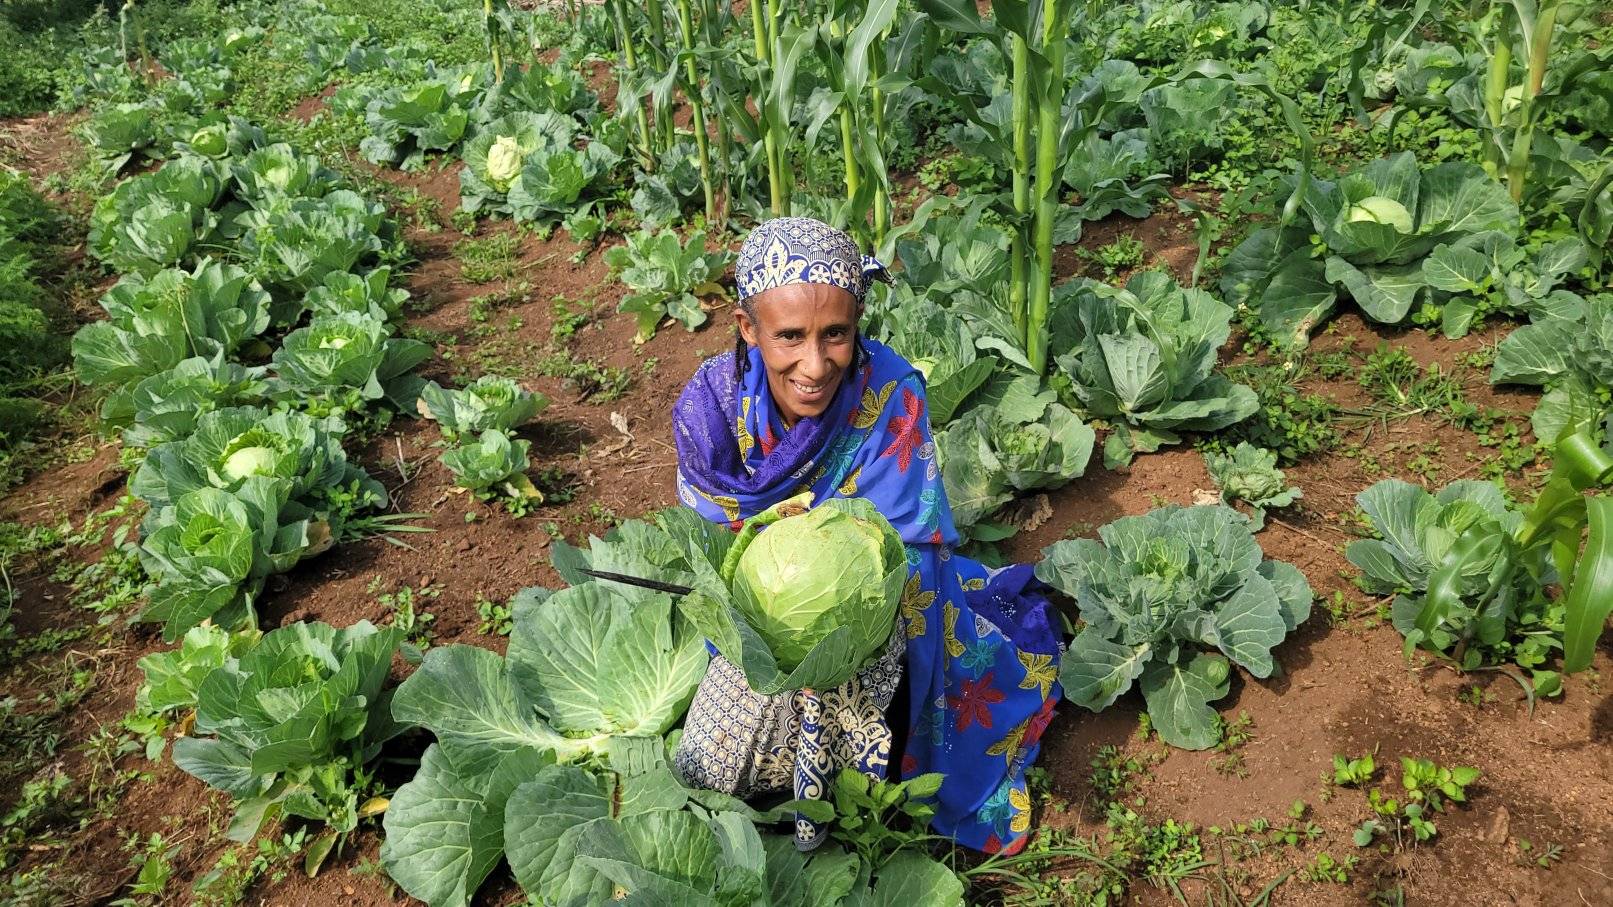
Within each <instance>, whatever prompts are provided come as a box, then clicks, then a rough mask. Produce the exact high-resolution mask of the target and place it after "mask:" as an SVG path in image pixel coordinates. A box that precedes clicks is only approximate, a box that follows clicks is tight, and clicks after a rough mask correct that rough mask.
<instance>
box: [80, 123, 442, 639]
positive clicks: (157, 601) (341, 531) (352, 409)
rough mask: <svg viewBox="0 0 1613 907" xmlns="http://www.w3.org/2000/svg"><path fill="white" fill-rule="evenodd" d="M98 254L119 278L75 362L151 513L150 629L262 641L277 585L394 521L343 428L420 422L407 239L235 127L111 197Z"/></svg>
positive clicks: (145, 536)
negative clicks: (216, 627)
mask: <svg viewBox="0 0 1613 907" xmlns="http://www.w3.org/2000/svg"><path fill="white" fill-rule="evenodd" d="M204 152H210V153H204ZM89 247H90V251H91V253H92V254H93V255H95V256H96V257H97V258H99V259H100V260H101V261H103V262H105V263H106V264H107V265H109V266H110V267H112V268H113V269H115V270H117V271H118V272H120V273H121V274H122V275H123V276H122V277H121V278H120V279H119V281H118V282H117V284H116V285H114V286H113V287H112V288H111V289H110V290H108V291H107V292H106V294H105V295H104V296H103V297H102V299H101V307H102V308H103V309H104V310H105V311H106V314H107V318H106V319H105V320H103V321H97V322H94V323H92V324H89V325H86V326H85V327H83V328H82V329H80V331H79V332H78V334H77V335H75V336H74V338H73V343H72V351H73V359H74V364H75V366H76V368H77V371H78V375H79V378H80V379H81V380H82V381H84V382H85V383H86V384H91V385H96V386H99V387H101V388H103V389H104V390H105V392H106V397H105V402H104V404H103V406H102V410H101V415H102V418H103V420H104V422H105V423H106V424H107V425H109V426H111V427H116V428H121V429H122V431H123V440H124V443H125V451H126V454H125V455H126V458H127V459H129V460H131V461H135V462H137V464H138V465H137V466H136V467H135V469H134V473H133V476H132V478H131V480H130V490H131V491H132V492H133V493H134V494H135V495H136V496H137V497H139V498H140V499H142V500H144V501H145V502H146V503H147V504H148V505H149V508H150V509H149V511H148V513H147V515H146V517H145V520H144V522H143V524H142V533H141V536H142V542H141V556H142V561H143V562H144V564H145V566H146V569H147V572H148V573H149V574H150V575H151V577H152V579H153V580H154V581H155V584H156V585H155V588H154V590H153V592H152V595H151V602H150V605H149V607H148V608H147V610H146V611H145V612H144V614H143V615H142V617H143V618H144V619H147V620H155V621H160V622H162V623H163V624H164V635H165V637H166V638H168V639H170V640H172V639H175V638H177V637H178V636H179V635H181V634H182V633H184V632H185V631H186V630H188V629H189V628H191V627H194V626H196V625H197V624H199V623H201V622H202V621H204V620H212V621H213V622H215V623H219V624H223V625H225V626H231V627H239V626H249V625H255V620H254V619H253V602H254V599H255V598H256V596H257V594H258V592H259V590H260V589H261V587H262V584H263V582H264V579H265V578H266V577H267V576H268V575H270V574H272V573H279V572H283V571H285V570H287V569H289V568H290V567H291V566H292V565H293V564H294V563H296V562H297V561H298V560H300V559H302V558H304V557H309V556H312V555H314V554H317V553H319V552H321V551H324V550H326V549H327V548H329V547H330V546H331V545H332V544H335V543H336V542H338V541H340V540H342V539H344V538H347V537H350V536H351V535H352V533H353V532H354V531H355V527H354V524H353V518H354V517H355V515H357V514H360V513H361V512H363V511H365V510H368V509H371V508H375V507H380V506H384V505H385V503H386V500H387V495H386V492H385V490H384V489H383V488H382V486H381V485H380V483H378V482H376V481H375V480H373V479H371V478H370V477H368V476H367V475H365V473H364V472H363V470H361V469H359V468H358V467H357V466H355V465H353V464H351V463H349V462H348V460H347V455H346V453H345V452H344V451H343V449H342V441H343V438H344V437H345V436H346V434H347V432H348V429H349V426H350V424H353V423H357V422H368V423H369V424H372V425H373V424H377V420H381V421H384V419H385V416H383V415H380V413H381V412H382V411H383V410H400V409H401V410H404V411H409V410H412V409H413V407H414V403H415V400H416V398H417V397H418V395H419V392H420V388H421V386H422V383H423V382H422V381H421V379H419V378H418V377H416V376H414V375H413V374H412V370H413V369H414V368H415V366H417V365H419V364H420V363H422V362H423V361H425V359H426V358H428V357H429V356H430V353H431V349H430V347H429V346H427V345H426V344H423V343H421V342H419V341H414V340H405V339H402V338H399V337H397V336H396V333H397V328H398V323H399V318H400V316H401V312H402V306H403V304H404V302H405V301H406V299H407V293H405V292H404V291H402V290H399V289H394V288H391V287H389V285H388V284H389V281H390V279H391V273H392V272H391V267H390V264H389V263H396V262H397V261H399V260H401V259H402V257H403V254H404V253H403V249H402V246H401V244H400V241H399V239H398V237H397V235H396V225H395V223H394V222H392V221H391V220H390V219H389V218H388V217H387V215H386V211H385V209H384V208H383V207H382V206H381V205H380V204H379V203H377V202H375V201H373V200H371V199H368V198H365V197H364V196H362V195H360V194H358V193H356V192H354V191H353V190H352V189H350V188H348V187H347V183H346V182H345V181H344V180H343V179H341V178H339V177H338V176H337V175H336V174H335V173H334V172H332V171H330V170H329V169H328V168H326V167H325V166H324V165H323V164H322V163H321V162H320V161H319V159H318V158H317V157H315V156H313V155H307V154H300V153H298V152H297V151H295V150H294V149H292V148H291V147H290V146H289V145H286V144H283V143H273V142H271V141H269V139H268V137H267V136H266V135H265V133H264V132H263V130H262V129H260V128H258V127H256V126H253V125H251V124H248V123H245V122H243V121H240V120H232V121H229V122H228V123H227V125H226V126H225V127H224V129H223V134H222V142H221V143H220V145H219V146H217V147H206V148H202V147H196V146H194V145H192V146H189V147H186V148H183V149H181V150H180V152H179V155H178V156H177V157H176V158H175V159H174V160H172V161H170V162H168V163H167V164H165V165H164V166H163V167H161V168H160V169H157V170H155V171H151V172H148V173H143V174H140V175H137V176H134V177H131V178H129V179H127V180H125V181H124V182H122V183H120V184H119V185H118V186H117V187H116V188H115V189H113V190H112V191H111V192H110V193H109V194H107V195H106V196H104V197H102V198H101V199H100V200H99V201H98V202H97V203H96V205H95V209H94V211H93V213H92V214H91V232H90V238H89Z"/></svg>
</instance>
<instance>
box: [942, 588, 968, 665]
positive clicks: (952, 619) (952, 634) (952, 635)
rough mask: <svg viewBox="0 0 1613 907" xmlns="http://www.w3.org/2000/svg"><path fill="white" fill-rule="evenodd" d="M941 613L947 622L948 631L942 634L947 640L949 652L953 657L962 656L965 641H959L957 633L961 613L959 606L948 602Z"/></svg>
mask: <svg viewBox="0 0 1613 907" xmlns="http://www.w3.org/2000/svg"><path fill="white" fill-rule="evenodd" d="M941 613H942V620H943V621H944V622H945V623H946V632H945V633H944V634H942V637H943V639H944V640H945V642H946V647H947V654H948V655H950V656H952V657H953V658H958V657H961V656H962V655H963V643H961V642H958V635H957V634H958V614H959V613H960V612H959V611H958V606H957V605H954V604H953V603H951V602H947V603H946V607H944V608H942V610H941Z"/></svg>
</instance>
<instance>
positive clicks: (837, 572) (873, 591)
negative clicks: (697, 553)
mask: <svg viewBox="0 0 1613 907" xmlns="http://www.w3.org/2000/svg"><path fill="white" fill-rule="evenodd" d="M906 569H907V559H906V554H905V550H904V549H903V547H902V540H901V537H900V536H899V535H897V533H896V530H895V529H893V528H892V527H891V524H890V523H889V522H887V521H886V520H885V518H884V517H882V516H880V515H879V512H878V511H877V510H875V509H874V507H873V505H871V504H869V503H868V502H867V501H864V500H858V499H854V500H844V499H839V498H835V499H831V500H828V501H825V502H823V503H822V504H820V505H818V506H817V507H814V508H812V509H811V510H808V511H807V512H806V513H804V514H800V515H799V516H791V517H786V518H784V519H781V520H779V521H778V522H776V523H773V524H772V525H771V526H768V527H767V529H766V531H763V532H761V533H760V534H759V535H756V536H755V537H754V539H753V540H752V541H751V542H750V544H749V546H748V547H746V548H745V549H744V553H743V554H741V555H740V558H739V563H738V567H737V569H736V570H735V573H734V585H735V587H736V589H737V588H739V587H744V588H745V589H747V590H748V592H749V594H748V595H745V594H741V595H737V596H736V597H735V598H736V604H737V605H738V606H739V609H740V612H741V614H742V615H743V616H744V618H745V620H746V622H747V623H749V624H750V625H751V627H752V629H754V630H756V632H757V633H758V634H759V635H760V636H761V637H762V639H763V641H765V642H766V643H767V644H768V647H769V648H770V649H771V650H772V652H773V656H774V658H775V659H776V660H777V662H778V666H779V668H780V669H781V670H783V671H785V672H789V671H793V670H794V669H795V668H796V667H797V666H798V665H800V663H801V661H802V659H804V658H805V657H806V655H807V653H808V652H811V651H812V649H813V647H814V646H816V645H817V644H818V643H819V642H821V641H822V640H823V639H824V637H826V636H828V635H829V633H830V632H831V631H833V630H835V629H836V628H838V627H841V626H847V627H850V628H852V633H853V639H852V644H853V660H854V661H855V662H856V663H857V664H859V665H860V664H861V663H862V662H864V661H866V660H867V659H868V658H869V657H870V656H872V655H873V654H874V653H875V652H877V651H878V650H879V649H880V648H881V647H882V646H883V645H884V644H885V643H886V642H887V641H888V640H889V639H890V634H891V630H892V628H893V627H894V625H895V619H896V607H897V604H898V602H899V601H900V596H899V595H897V596H893V595H889V594H888V590H889V585H888V583H887V577H888V576H889V575H890V574H891V573H892V572H893V571H895V570H901V571H903V572H904V574H905V571H906Z"/></svg>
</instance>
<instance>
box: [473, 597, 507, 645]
mask: <svg viewBox="0 0 1613 907" xmlns="http://www.w3.org/2000/svg"><path fill="white" fill-rule="evenodd" d="M476 616H478V617H480V618H481V619H482V623H481V625H480V626H478V627H477V628H476V632H477V633H480V634H482V635H483V636H509V635H510V631H512V630H514V629H515V611H514V609H513V608H511V607H510V603H509V602H496V601H493V600H492V599H490V598H488V597H486V596H485V595H482V594H481V593H480V592H478V593H476Z"/></svg>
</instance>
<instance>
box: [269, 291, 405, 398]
mask: <svg viewBox="0 0 1613 907" xmlns="http://www.w3.org/2000/svg"><path fill="white" fill-rule="evenodd" d="M429 358H431V347H430V346H429V345H427V344H426V343H424V342H422V341H419V340H409V339H405V338H401V337H393V336H392V329H391V327H389V326H388V325H387V324H386V323H385V322H383V321H378V320H377V319H375V318H374V317H372V316H371V315H369V314H364V313H359V312H351V311H348V312H341V313H339V314H335V315H322V316H320V317H318V318H315V319H314V320H313V321H311V322H309V323H308V325H307V327H302V328H298V329H297V330H295V331H292V332H291V333H290V334H287V335H286V338H285V340H284V341H283V342H282V343H281V345H280V348H279V349H278V350H275V353H274V362H273V366H272V367H273V369H274V374H275V382H274V393H276V394H277V395H281V396H288V397H296V398H305V397H325V398H328V399H331V400H340V399H342V398H343V397H344V396H346V395H347V394H348V393H351V394H356V396H357V397H358V398H359V399H360V400H362V401H376V400H382V399H385V400H386V402H387V403H388V404H390V405H391V406H393V407H394V408H396V409H398V410H400V411H402V412H410V411H412V410H413V409H414V407H415V401H416V400H417V399H418V398H419V396H420V388H421V387H422V386H423V385H424V383H425V381H424V379H422V378H420V377H419V376H418V375H415V374H414V373H413V370H414V368H415V367H416V366H418V365H419V364H420V363H422V362H425V361H426V360H427V359H429Z"/></svg>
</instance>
